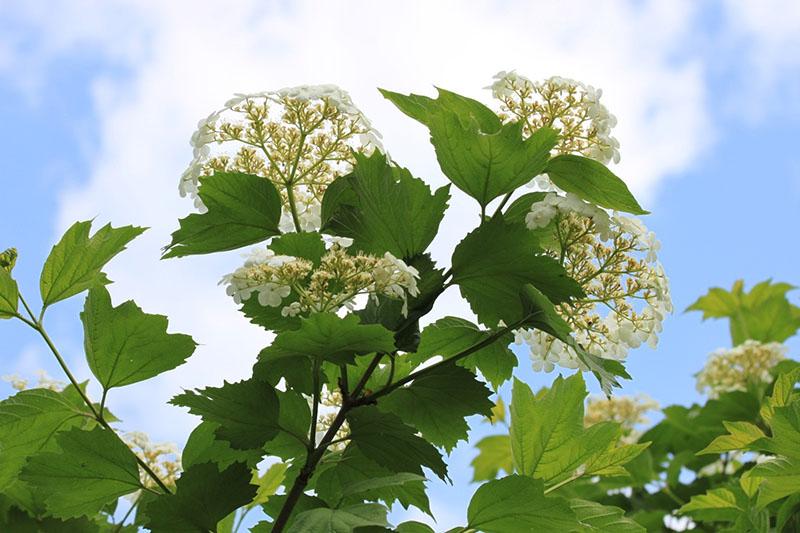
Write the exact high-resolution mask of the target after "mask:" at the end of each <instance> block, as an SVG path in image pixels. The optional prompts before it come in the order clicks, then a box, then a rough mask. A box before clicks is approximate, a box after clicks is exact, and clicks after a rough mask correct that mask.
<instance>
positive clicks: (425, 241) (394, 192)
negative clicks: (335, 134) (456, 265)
mask: <svg viewBox="0 0 800 533" xmlns="http://www.w3.org/2000/svg"><path fill="white" fill-rule="evenodd" d="M355 157H356V164H355V167H354V168H353V171H352V173H351V174H349V175H347V176H343V177H341V178H339V179H337V180H336V181H334V182H333V183H332V184H331V185H330V186H329V187H328V189H327V190H326V192H325V197H324V198H323V201H322V222H323V224H322V227H323V229H324V230H326V231H329V232H332V233H333V234H335V235H339V236H341V237H350V238H352V239H353V247H354V249H356V250H361V251H364V252H366V253H370V254H375V255H383V254H384V252H389V253H391V254H393V255H395V256H397V257H399V258H403V259H409V258H411V257H413V256H415V255H418V254H421V253H422V252H424V251H425V249H426V248H427V247H428V245H429V244H430V243H431V241H432V240H433V238H434V237H435V236H436V232H437V231H438V229H439V223H440V222H441V221H442V217H443V216H444V212H445V210H446V209H447V201H448V200H449V199H450V194H449V187H442V188H440V189H438V190H437V191H436V192H435V193H433V194H431V190H430V188H429V187H428V185H427V184H426V183H425V182H424V181H422V180H420V179H418V178H415V177H413V176H412V175H411V173H410V172H409V171H408V170H406V169H404V168H400V167H396V166H394V165H392V164H390V163H389V162H388V161H387V159H386V156H385V155H384V154H383V153H381V152H380V151H379V150H375V151H374V152H373V153H372V155H371V156H366V155H363V154H358V153H356V154H355Z"/></svg>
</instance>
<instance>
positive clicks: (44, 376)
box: [3, 370, 67, 392]
mask: <svg viewBox="0 0 800 533" xmlns="http://www.w3.org/2000/svg"><path fill="white" fill-rule="evenodd" d="M36 375H37V376H38V380H37V383H36V388H37V389H47V390H51V391H53V392H61V391H62V390H64V388H65V387H66V386H67V384H66V383H65V382H63V381H59V380H57V379H54V378H52V377H50V375H49V374H48V373H47V372H46V371H44V370H37V371H36ZM3 381H5V382H7V383H9V384H10V385H11V388H13V389H14V390H17V391H24V390H26V389H27V388H28V379H27V378H23V377H22V376H19V375H17V374H13V375H9V376H3Z"/></svg>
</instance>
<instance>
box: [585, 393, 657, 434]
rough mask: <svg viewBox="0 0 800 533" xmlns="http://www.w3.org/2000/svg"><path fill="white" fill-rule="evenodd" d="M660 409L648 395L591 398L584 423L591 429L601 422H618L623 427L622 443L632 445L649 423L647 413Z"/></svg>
mask: <svg viewBox="0 0 800 533" xmlns="http://www.w3.org/2000/svg"><path fill="white" fill-rule="evenodd" d="M658 408H659V406H658V402H656V401H655V400H653V399H652V398H650V397H649V396H647V395H646V394H638V395H636V396H613V397H610V398H608V397H605V396H590V397H589V399H588V400H587V402H586V412H585V415H584V417H583V423H584V425H585V426H586V427H589V426H593V425H595V424H599V423H601V422H616V423H618V424H619V425H620V426H621V427H622V441H623V442H625V443H632V442H636V440H637V439H638V438H639V432H638V428H639V427H641V426H642V425H644V424H647V423H648V422H649V420H648V418H647V417H646V416H645V413H647V412H649V411H655V410H657V409H658Z"/></svg>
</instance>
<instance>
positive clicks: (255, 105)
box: [179, 85, 383, 231]
mask: <svg viewBox="0 0 800 533" xmlns="http://www.w3.org/2000/svg"><path fill="white" fill-rule="evenodd" d="M191 145H192V148H193V157H192V160H191V162H190V163H189V166H188V168H187V169H186V171H185V172H184V173H183V175H182V176H181V180H180V185H179V190H180V193H181V196H186V195H188V196H191V197H192V198H193V199H194V202H195V206H196V207H197V208H198V209H199V210H200V211H201V212H203V211H204V210H205V206H204V205H203V202H202V199H200V198H199V196H198V186H199V179H200V177H201V176H204V175H210V174H213V173H214V172H223V171H234V172H244V173H248V174H255V175H258V176H262V177H264V178H265V179H268V180H269V181H271V182H272V183H273V184H274V185H275V186H276V188H277V189H278V191H279V193H280V194H281V196H282V200H283V204H284V212H283V216H282V219H281V229H282V230H283V231H295V230H297V229H299V230H302V231H314V230H316V229H319V226H320V202H321V200H322V195H323V194H324V192H325V189H326V187H327V186H328V185H329V184H330V183H331V182H332V181H333V180H334V179H335V178H336V177H338V176H340V175H342V174H345V173H347V172H348V171H349V170H350V169H351V166H352V162H353V156H352V151H353V150H355V151H361V152H364V153H371V152H372V151H373V150H375V149H378V150H381V151H382V150H383V148H382V146H381V142H380V134H379V133H378V132H377V131H376V130H375V129H373V128H372V125H371V124H370V122H369V120H367V118H366V117H365V116H364V114H363V113H362V112H361V111H360V110H359V109H358V108H356V106H355V105H354V104H353V102H352V100H351V99H350V96H349V95H348V94H347V93H346V92H345V91H343V90H342V89H340V88H338V87H336V86H334V85H317V86H301V87H292V88H286V89H281V90H279V91H264V92H258V93H251V94H237V95H235V96H234V98H232V99H230V100H228V101H227V102H226V103H225V106H224V107H223V108H222V109H219V110H217V111H215V112H213V113H211V114H210V115H209V116H208V117H206V118H205V119H203V120H201V121H200V122H199V123H198V125H197V130H196V131H195V132H194V134H193V135H192V138H191Z"/></svg>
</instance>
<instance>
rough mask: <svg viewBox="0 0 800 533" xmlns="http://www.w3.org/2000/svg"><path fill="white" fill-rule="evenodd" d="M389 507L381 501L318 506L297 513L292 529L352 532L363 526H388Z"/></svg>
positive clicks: (312, 532)
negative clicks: (343, 505)
mask: <svg viewBox="0 0 800 533" xmlns="http://www.w3.org/2000/svg"><path fill="white" fill-rule="evenodd" d="M386 513H387V509H386V507H384V506H383V505H381V504H379V503H362V504H357V505H350V506H348V507H343V508H341V509H326V508H318V509H311V510H310V511H305V512H303V513H300V514H298V515H297V517H296V518H295V519H294V522H293V523H292V531H293V532H297V533H351V532H352V531H353V530H354V529H355V528H357V527H362V526H387V525H389V523H388V522H387V521H386Z"/></svg>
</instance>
